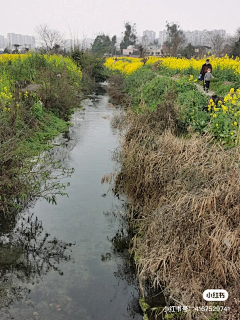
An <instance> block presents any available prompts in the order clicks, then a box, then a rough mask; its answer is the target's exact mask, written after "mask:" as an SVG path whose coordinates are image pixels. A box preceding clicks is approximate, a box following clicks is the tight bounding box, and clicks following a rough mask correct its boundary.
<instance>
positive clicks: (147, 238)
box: [115, 102, 240, 319]
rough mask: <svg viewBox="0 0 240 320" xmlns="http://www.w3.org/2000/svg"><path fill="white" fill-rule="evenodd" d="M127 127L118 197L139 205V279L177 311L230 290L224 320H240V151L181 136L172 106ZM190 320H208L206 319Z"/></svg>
mask: <svg viewBox="0 0 240 320" xmlns="http://www.w3.org/2000/svg"><path fill="white" fill-rule="evenodd" d="M125 121H126V123H127V127H128V129H127V132H126V135H125V137H124V140H123V142H122V152H121V165H122V168H123V169H122V171H121V172H120V173H119V175H118V176H117V179H116V186H115V191H116V192H119V191H121V190H124V193H125V194H127V195H128V198H129V201H130V203H131V206H132V218H133V223H135V224H136V227H137V229H138V232H137V234H136V235H135V237H134V239H133V252H135V257H136V259H137V265H138V271H139V276H140V280H141V279H142V282H143V283H144V279H151V280H152V281H153V284H154V285H155V286H158V285H159V284H160V283H161V284H164V286H165V290H164V293H165V295H166V298H167V299H168V300H169V301H172V302H173V301H174V302H175V303H172V305H177V304H178V303H177V302H176V301H178V302H180V303H182V305H187V306H201V305H204V304H205V301H204V300H203V298H202V293H203V292H204V290H206V289H210V288H218V289H221V288H222V289H226V290H227V291H228V292H229V293H231V294H229V299H228V300H227V301H226V302H225V303H223V302H222V303H221V304H222V305H223V304H225V305H226V306H230V305H231V306H232V309H231V311H230V313H226V312H223V313H222V315H221V317H220V316H219V319H237V318H235V317H234V314H237V312H238V311H239V308H240V307H239V290H240V289H239V288H240V285H239V280H240V252H239V248H240V206H239V203H240V167H239V165H240V148H239V147H237V148H234V149H229V150H223V149H222V147H221V146H220V145H217V144H213V143H212V141H211V139H210V137H208V136H204V137H200V136H195V137H191V138H190V139H185V138H183V137H181V136H180V135H179V133H180V132H181V127H180V126H179V124H178V122H177V114H176V111H175V109H174V106H173V105H171V102H169V103H168V104H167V102H164V103H163V104H162V105H161V106H158V109H157V110H156V111H155V112H152V113H150V112H146V113H144V114H140V115H136V114H134V113H133V112H131V111H128V112H127V115H126V120H125ZM237 310H238V311H237ZM187 317H188V319H209V318H208V317H207V313H206V312H205V313H203V314H195V315H194V313H191V314H188V315H187ZM224 317H226V318H224Z"/></svg>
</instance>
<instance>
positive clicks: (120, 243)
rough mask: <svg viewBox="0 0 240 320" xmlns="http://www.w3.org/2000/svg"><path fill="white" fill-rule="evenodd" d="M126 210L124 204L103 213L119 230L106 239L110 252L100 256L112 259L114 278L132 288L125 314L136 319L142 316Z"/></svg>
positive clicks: (131, 232)
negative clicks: (115, 268)
mask: <svg viewBox="0 0 240 320" xmlns="http://www.w3.org/2000/svg"><path fill="white" fill-rule="evenodd" d="M127 210H128V208H127V205H126V203H125V202H124V203H123V204H122V206H121V207H120V206H118V207H116V206H115V207H114V209H113V211H111V212H105V213H104V215H105V216H106V218H107V219H108V221H109V222H110V223H112V224H113V223H114V221H115V222H116V221H117V224H118V225H119V229H118V230H117V232H116V234H115V235H114V236H113V237H112V238H109V237H108V240H109V242H110V243H111V251H110V252H107V253H105V254H102V255H101V260H102V261H103V262H107V261H110V260H111V259H114V260H115V261H116V265H117V270H116V271H115V272H114V276H115V278H116V279H117V280H118V283H119V282H123V283H125V284H126V285H127V286H129V287H132V288H134V291H133V292H131V294H130V295H129V301H128V304H127V314H128V319H136V318H139V316H140V315H143V312H142V310H141V307H140V304H139V294H138V292H139V281H138V278H137V275H136V266H135V263H134V259H133V257H132V256H131V254H130V250H129V248H130V243H131V239H132V237H133V230H132V228H131V227H130V224H129V222H128V219H127Z"/></svg>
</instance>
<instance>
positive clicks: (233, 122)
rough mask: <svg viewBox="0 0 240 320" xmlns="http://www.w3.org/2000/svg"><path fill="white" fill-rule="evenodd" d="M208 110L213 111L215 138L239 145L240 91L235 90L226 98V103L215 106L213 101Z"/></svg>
mask: <svg viewBox="0 0 240 320" xmlns="http://www.w3.org/2000/svg"><path fill="white" fill-rule="evenodd" d="M208 110H212V113H210V116H211V117H212V121H211V123H212V128H216V129H215V130H213V131H214V133H215V136H219V138H220V139H223V140H224V141H227V143H228V142H229V141H231V143H234V144H238V143H239V134H240V126H239V125H240V89H237V90H236V91H234V88H232V89H231V90H230V92H229V93H228V94H227V95H226V96H225V97H224V101H223V102H222V101H218V105H215V103H214V102H213V100H212V99H210V101H209V105H208Z"/></svg>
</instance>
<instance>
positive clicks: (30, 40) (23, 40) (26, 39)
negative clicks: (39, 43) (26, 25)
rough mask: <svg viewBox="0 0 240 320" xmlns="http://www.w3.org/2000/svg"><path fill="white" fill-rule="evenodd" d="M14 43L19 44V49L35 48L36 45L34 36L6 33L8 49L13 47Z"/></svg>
mask: <svg viewBox="0 0 240 320" xmlns="http://www.w3.org/2000/svg"><path fill="white" fill-rule="evenodd" d="M14 45H19V46H20V49H24V48H28V49H35V47H36V42H35V37H33V36H28V35H22V34H15V33H8V34H7V46H8V47H9V48H10V49H13V48H14Z"/></svg>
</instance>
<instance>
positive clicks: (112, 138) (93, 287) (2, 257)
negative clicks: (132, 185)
mask: <svg viewBox="0 0 240 320" xmlns="http://www.w3.org/2000/svg"><path fill="white" fill-rule="evenodd" d="M82 106H83V108H82V109H77V110H76V111H75V113H74V115H73V117H72V120H71V122H72V123H73V126H72V127H70V130H69V133H67V134H64V135H63V136H62V138H61V139H60V141H61V143H60V146H55V147H54V148H53V149H52V150H51V153H52V156H53V158H54V159H60V160H61V162H62V164H63V165H64V166H65V167H67V168H71V167H73V168H74V169H75V171H74V173H73V174H72V176H71V178H65V179H66V180H67V181H69V182H70V186H69V187H68V188H67V189H66V192H67V193H68V197H66V196H63V197H61V196H59V197H57V205H52V204H50V203H48V202H47V201H46V200H37V201H36V202H35V203H34V205H32V206H30V207H29V208H28V209H26V210H25V211H24V212H22V213H21V214H20V215H19V216H18V217H17V218H16V219H13V221H9V220H4V219H2V220H1V222H0V279H1V283H0V319H1V320H5V319H16V320H25V319H27V320H28V319H29V320H31V319H33V320H34V319H38V320H42V319H49V320H55V319H65V320H66V319H67V320H68V319H69V320H70V319H71V320H104V319H106V320H123V319H136V320H139V319H142V315H141V310H140V307H139V304H138V299H139V284H138V280H137V277H136V275H135V268H134V265H132V263H131V261H130V259H129V256H128V253H127V246H128V239H129V238H130V235H128V231H127V227H126V223H125V222H124V216H125V212H126V203H125V201H124V199H121V198H117V197H115V196H114V195H113V193H112V192H111V190H110V191H109V185H108V184H101V179H102V177H103V176H104V175H105V174H107V173H111V172H113V171H114V167H115V165H116V164H115V162H114V161H113V160H112V157H113V152H114V150H116V148H117V147H118V131H117V130H116V129H114V128H113V127H112V126H111V117H112V116H113V113H114V108H112V107H111V106H110V104H109V103H108V96H107V95H106V93H104V92H103V91H102V92H100V94H96V95H95V96H94V97H93V98H92V99H87V100H85V101H83V104H82ZM56 141H59V140H57V139H56ZM57 144H59V143H57V142H56V145H57Z"/></svg>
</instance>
